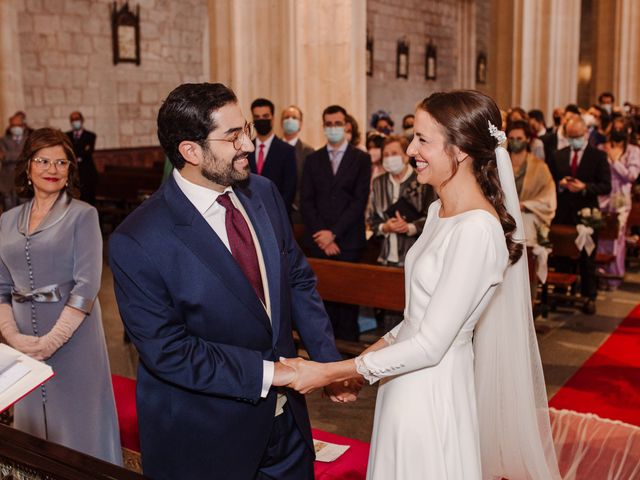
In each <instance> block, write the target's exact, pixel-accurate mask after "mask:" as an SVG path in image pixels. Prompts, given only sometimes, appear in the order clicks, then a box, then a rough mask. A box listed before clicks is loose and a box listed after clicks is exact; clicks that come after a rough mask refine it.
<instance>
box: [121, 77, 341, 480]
mask: <svg viewBox="0 0 640 480" xmlns="http://www.w3.org/2000/svg"><path fill="white" fill-rule="evenodd" d="M158 137H159V139H160V143H161V144H162V147H163V149H164V151H165V153H166V155H167V157H168V158H169V159H170V161H171V162H172V164H173V166H174V167H175V168H174V171H173V175H172V176H171V177H170V178H169V179H168V181H167V182H165V183H164V184H163V186H162V187H161V188H160V190H158V192H156V193H155V194H154V195H153V196H152V197H151V198H150V199H149V200H147V201H146V202H145V203H144V204H143V205H142V206H141V207H140V208H138V209H137V210H136V211H135V212H133V213H132V214H131V215H130V216H129V217H128V218H127V219H126V220H125V221H124V222H123V223H122V224H121V225H120V227H119V228H118V229H117V230H116V232H115V233H114V234H113V235H112V236H111V239H110V242H109V243H110V264H111V268H112V270H113V275H114V278H115V290H116V297H117V300H118V306H119V308H120V313H121V315H122V319H123V321H124V324H125V328H126V330H127V333H128V334H129V337H130V338H131V340H132V342H133V343H134V345H135V346H136V348H137V350H138V352H139V354H140V366H139V369H138V386H137V407H138V422H139V429H140V443H141V450H142V464H143V470H144V473H145V474H146V475H148V476H149V477H151V478H154V479H178V478H180V479H202V478H225V479H227V478H228V479H234V480H236V479H237V480H242V479H255V478H257V479H267V478H270V479H271V478H277V479H280V480H288V479H291V480H300V479H312V478H313V460H314V451H313V444H312V439H311V430H310V425H309V418H308V414H307V410H306V406H305V401H304V397H303V396H302V395H300V394H298V393H297V392H294V391H293V390H291V389H287V388H277V387H278V386H282V385H287V384H289V383H290V382H291V381H292V380H293V376H294V372H293V370H292V369H291V368H289V367H286V366H285V365H283V364H282V363H280V362H278V361H277V360H278V358H279V357H296V356H297V352H296V348H295V346H294V342H293V338H292V333H291V329H292V327H293V325H294V323H295V327H296V329H297V330H298V332H299V333H300V337H301V338H302V341H303V342H304V345H305V348H306V350H307V351H308V352H309V354H310V356H311V357H312V358H313V359H316V360H317V361H320V362H329V361H335V360H340V359H341V357H340V355H339V354H338V352H337V350H336V347H335V343H334V338H333V333H332V331H331V325H330V323H329V320H328V318H327V315H326V313H325V311H324V308H323V306H322V301H321V300H320V297H319V296H318V293H317V291H316V279H315V276H314V274H313V272H312V271H311V269H310V267H309V265H308V263H307V261H306V259H305V258H304V256H303V255H302V253H301V252H300V249H299V248H298V246H297V244H296V242H295V241H294V239H293V237H292V232H291V226H290V223H289V218H288V215H287V210H286V208H285V205H284V203H283V201H282V198H281V197H280V194H279V193H278V190H277V189H276V188H275V186H274V184H273V183H271V182H270V181H269V180H267V179H265V178H263V177H260V176H256V175H250V174H249V164H248V160H247V156H248V154H249V153H250V152H252V151H253V150H254V146H253V143H252V140H253V139H254V137H255V133H254V130H253V125H250V124H247V123H246V121H245V119H244V117H243V115H242V112H241V111H240V107H239V106H238V102H237V99H236V96H235V94H234V93H233V92H232V91H231V90H230V89H228V88H227V87H225V86H224V85H222V84H208V83H204V84H185V85H181V86H179V87H178V88H176V89H175V90H174V91H173V92H171V94H170V95H169V97H168V98H167V99H166V101H165V102H164V104H163V105H162V107H161V109H160V112H159V113H158ZM328 393H329V394H330V395H332V396H336V395H338V396H340V395H346V392H345V387H344V386H337V385H336V386H330V387H329V392H328Z"/></svg>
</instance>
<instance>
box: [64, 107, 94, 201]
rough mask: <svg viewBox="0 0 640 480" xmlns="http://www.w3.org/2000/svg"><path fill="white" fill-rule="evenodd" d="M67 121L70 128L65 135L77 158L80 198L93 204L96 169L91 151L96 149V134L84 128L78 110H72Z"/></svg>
mask: <svg viewBox="0 0 640 480" xmlns="http://www.w3.org/2000/svg"><path fill="white" fill-rule="evenodd" d="M69 123H70V124H71V130H70V131H68V132H67V137H69V140H70V141H71V145H72V146H73V151H74V153H75V154H76V158H77V160H78V175H79V176H80V200H82V201H84V202H87V203H90V204H91V205H95V204H96V186H97V184H98V170H97V169H96V166H95V164H94V163H93V151H94V150H95V149H96V134H95V133H93V132H90V131H89V130H86V129H85V128H84V117H83V116H82V113H80V112H72V113H71V115H69Z"/></svg>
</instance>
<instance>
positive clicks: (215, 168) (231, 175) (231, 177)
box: [201, 148, 250, 187]
mask: <svg viewBox="0 0 640 480" xmlns="http://www.w3.org/2000/svg"><path fill="white" fill-rule="evenodd" d="M248 156H249V154H248V153H246V152H242V151H240V152H238V153H236V154H235V155H234V157H233V158H232V159H231V161H230V162H228V163H227V162H225V160H222V159H217V158H216V156H215V154H214V153H213V152H212V151H211V150H209V149H208V148H207V149H205V150H204V162H203V164H202V169H201V173H202V176H203V177H204V178H206V179H207V180H209V181H211V182H213V183H217V184H218V185H222V186H223V187H235V186H239V185H242V184H243V183H245V182H246V181H247V179H248V178H249V172H250V170H249V165H248V164H247V166H246V167H243V168H242V169H240V170H238V169H237V168H236V162H237V161H238V160H243V159H246V158H247V157H248Z"/></svg>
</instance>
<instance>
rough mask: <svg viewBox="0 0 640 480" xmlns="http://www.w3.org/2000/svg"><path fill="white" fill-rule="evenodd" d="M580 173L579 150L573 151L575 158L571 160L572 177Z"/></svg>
mask: <svg viewBox="0 0 640 480" xmlns="http://www.w3.org/2000/svg"><path fill="white" fill-rule="evenodd" d="M576 173H578V150H574V151H573V158H572V159H571V176H572V177H573V178H575V177H576Z"/></svg>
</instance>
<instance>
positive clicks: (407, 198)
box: [369, 135, 436, 267]
mask: <svg viewBox="0 0 640 480" xmlns="http://www.w3.org/2000/svg"><path fill="white" fill-rule="evenodd" d="M408 147H409V142H408V141H407V138H406V137H404V136H401V135H390V136H389V137H386V138H385V140H384V146H383V148H382V165H383V167H384V170H385V173H384V174H383V175H381V176H379V177H377V178H376V179H375V180H374V181H373V189H372V194H371V206H372V208H371V213H370V215H369V225H370V226H371V228H372V230H373V232H374V234H375V235H377V236H380V237H383V242H382V248H381V250H380V255H379V256H378V262H379V263H381V264H382V265H389V266H397V267H402V266H403V265H404V258H405V255H406V254H407V251H408V250H409V248H411V246H412V245H413V244H414V243H415V241H416V240H417V238H418V236H419V235H420V232H422V228H423V227H424V223H425V220H426V219H427V211H428V210H429V205H430V204H431V202H432V201H433V200H435V198H436V196H435V193H434V192H433V188H432V187H431V186H430V185H426V184H419V183H418V181H417V177H416V173H415V171H414V170H413V168H412V167H411V165H410V164H409V156H408V155H407V153H406V152H407V148H408Z"/></svg>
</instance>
